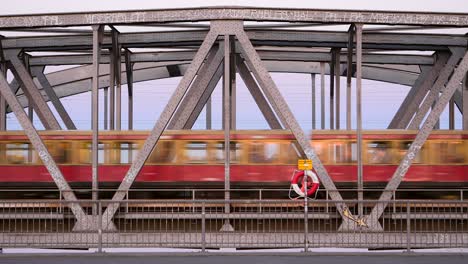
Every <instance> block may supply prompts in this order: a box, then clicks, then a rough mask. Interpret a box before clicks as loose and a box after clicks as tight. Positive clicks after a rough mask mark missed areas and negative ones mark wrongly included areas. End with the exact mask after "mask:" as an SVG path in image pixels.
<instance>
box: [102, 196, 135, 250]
mask: <svg viewBox="0 0 468 264" xmlns="http://www.w3.org/2000/svg"><path fill="white" fill-rule="evenodd" d="M95 203H98V204H97V208H98V253H102V203H101V201H93V204H95ZM127 203H128V202H127ZM94 206H95V205H93V207H94Z"/></svg>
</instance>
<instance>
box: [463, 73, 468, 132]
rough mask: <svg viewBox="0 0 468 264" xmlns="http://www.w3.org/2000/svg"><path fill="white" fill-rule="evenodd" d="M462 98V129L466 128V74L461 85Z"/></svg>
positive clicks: (467, 109) (467, 77) (467, 85)
mask: <svg viewBox="0 0 468 264" xmlns="http://www.w3.org/2000/svg"><path fill="white" fill-rule="evenodd" d="M462 96H463V98H462V100H463V118H462V119H463V130H468V74H467V75H466V76H465V79H464V80H463V86H462Z"/></svg>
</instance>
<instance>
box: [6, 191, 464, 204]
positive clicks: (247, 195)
mask: <svg viewBox="0 0 468 264" xmlns="http://www.w3.org/2000/svg"><path fill="white" fill-rule="evenodd" d="M226 191H229V192H230V195H231V197H233V199H247V200H248V199H257V200H271V199H278V198H279V197H288V196H291V197H292V198H295V197H294V196H295V194H294V193H293V192H292V190H291V189H289V188H233V189H228V190H225V189H219V188H135V189H130V190H125V191H119V190H117V189H113V188H101V189H98V190H97V192H99V194H100V197H105V198H104V199H108V198H109V199H110V198H111V197H112V195H113V194H114V193H115V192H124V193H125V194H126V195H125V199H127V200H135V199H153V198H155V197H157V198H171V199H174V198H175V199H191V200H203V199H216V198H219V197H223V196H224V193H225V192H226ZM383 191H384V190H383V189H381V188H365V189H357V188H339V189H337V190H326V189H319V190H318V191H317V195H316V198H317V199H323V200H329V199H330V198H329V194H330V193H331V192H340V193H341V194H342V195H343V196H344V197H348V199H354V198H355V197H357V193H358V192H362V193H363V196H364V197H372V198H369V199H374V198H378V197H379V195H380V194H381V193H382V192H383ZM66 192H67V191H60V190H58V189H56V188H34V189H32V188H22V189H21V188H8V189H0V200H4V199H23V198H24V199H31V198H34V199H61V198H62V197H63V195H64V194H65V193H66ZM71 192H74V193H75V194H76V195H77V196H78V197H82V198H83V199H89V198H90V197H91V193H92V190H91V189H89V188H74V189H73V190H72V191H71ZM290 192H291V193H290ZM385 192H391V193H392V194H393V199H394V200H404V199H413V197H417V198H418V199H443V200H460V201H463V200H466V199H467V197H468V188H426V189H420V188H401V189H396V190H385ZM289 194H291V195H289Z"/></svg>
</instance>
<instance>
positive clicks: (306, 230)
mask: <svg viewBox="0 0 468 264" xmlns="http://www.w3.org/2000/svg"><path fill="white" fill-rule="evenodd" d="M307 177H308V176H307V172H306V171H304V184H303V185H304V252H305V253H307V252H308V251H309V240H308V234H309V221H308V220H309V219H308V218H309V205H308V203H307V202H308V200H309V199H308V197H307V192H308V190H307V180H308V179H307Z"/></svg>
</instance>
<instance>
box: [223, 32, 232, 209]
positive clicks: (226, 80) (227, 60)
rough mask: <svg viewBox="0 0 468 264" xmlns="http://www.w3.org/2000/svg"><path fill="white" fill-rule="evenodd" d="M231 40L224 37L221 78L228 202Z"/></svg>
mask: <svg viewBox="0 0 468 264" xmlns="http://www.w3.org/2000/svg"><path fill="white" fill-rule="evenodd" d="M230 45H231V40H230V38H229V35H224V76H223V84H224V85H223V91H224V97H223V102H224V104H223V115H224V118H223V123H224V127H223V129H224V189H225V193H224V199H225V200H226V201H229V200H230V198H231V197H230V192H229V191H227V190H229V189H230V188H231V186H230V183H231V178H230V176H231V175H230V174H231V171H230V169H231V166H230V165H231V164H230V162H231V159H230V149H229V147H230V144H229V143H230V124H231V121H230V119H231V107H230V104H231V98H229V94H230V90H231V89H230V86H231V46H230ZM224 212H225V213H229V212H230V206H229V204H228V203H226V204H225V209H224Z"/></svg>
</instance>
